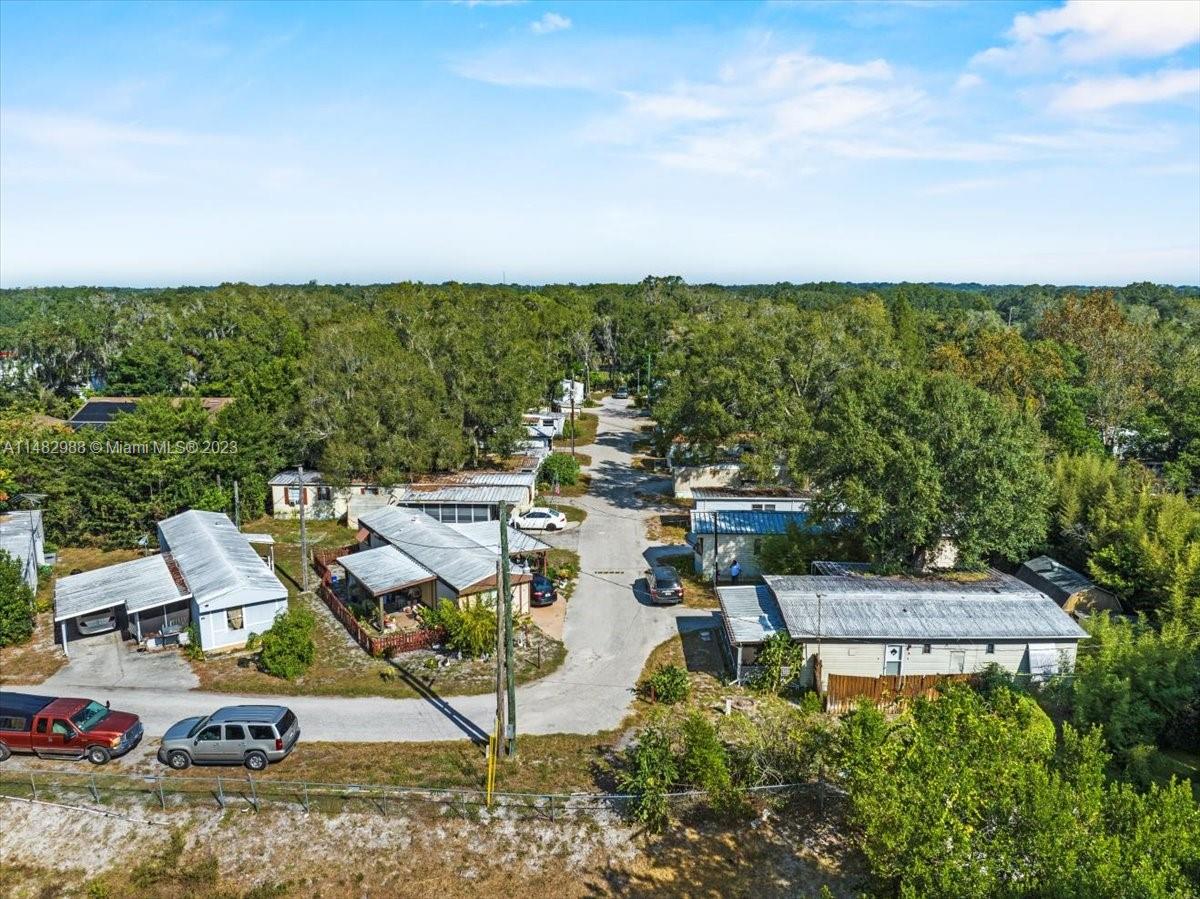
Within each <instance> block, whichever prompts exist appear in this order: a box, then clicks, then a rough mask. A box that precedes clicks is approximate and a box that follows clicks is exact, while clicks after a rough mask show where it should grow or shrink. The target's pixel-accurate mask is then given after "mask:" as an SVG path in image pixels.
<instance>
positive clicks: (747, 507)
mask: <svg viewBox="0 0 1200 899" xmlns="http://www.w3.org/2000/svg"><path fill="white" fill-rule="evenodd" d="M692 501H693V502H694V506H693V508H694V509H695V510H696V511H697V512H808V510H809V507H810V506H811V505H812V496H811V495H810V494H806V493H799V492H795V491H787V490H771V489H755V488H752V487H738V488H734V489H731V490H719V489H714V488H711V487H696V488H693V489H692Z"/></svg>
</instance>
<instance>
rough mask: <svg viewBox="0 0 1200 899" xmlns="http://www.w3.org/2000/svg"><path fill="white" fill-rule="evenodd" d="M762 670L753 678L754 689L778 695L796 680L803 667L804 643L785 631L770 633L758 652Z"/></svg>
mask: <svg viewBox="0 0 1200 899" xmlns="http://www.w3.org/2000/svg"><path fill="white" fill-rule="evenodd" d="M758 664H759V665H761V666H762V671H760V672H759V674H758V675H757V676H756V677H755V678H754V681H753V683H752V686H753V687H754V688H755V689H756V690H762V691H763V692H766V693H774V694H775V695H777V696H778V695H779V694H780V693H782V692H784V691H785V690H786V689H787V688H788V687H790V686H791V685H792V684H793V683H795V682H796V679H797V678H799V677H800V671H801V669H802V668H803V667H804V645H803V644H801V643H796V642H794V641H793V640H792V638H791V635H790V634H787V633H778V634H772V635H771V636H770V637H768V638H767V640H766V641H765V642H764V643H763V648H762V650H761V651H760V652H759V654H758Z"/></svg>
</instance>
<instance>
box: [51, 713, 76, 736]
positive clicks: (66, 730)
mask: <svg viewBox="0 0 1200 899" xmlns="http://www.w3.org/2000/svg"><path fill="white" fill-rule="evenodd" d="M50 733H52V734H58V735H59V736H63V737H69V736H71V735H72V734H74V733H75V731H73V730H71V725H69V724H67V722H65V721H63V720H62V719H61V718H55V719H54V724H52V725H51V726H50Z"/></svg>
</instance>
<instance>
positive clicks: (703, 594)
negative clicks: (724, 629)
mask: <svg viewBox="0 0 1200 899" xmlns="http://www.w3.org/2000/svg"><path fill="white" fill-rule="evenodd" d="M693 558H694V556H693V554H692V552H691V551H690V550H688V551H687V552H680V553H676V554H672V555H669V556H659V557H658V560H659V561H660V562H661V563H662V564H663V565H670V566H671V567H672V568H674V569H675V570H676V571H678V572H679V576H680V578H682V579H683V604H684V606H686V607H687V608H689V609H717V608H720V605H721V604H720V603H719V602H717V591H716V590H714V589H713V585H712V581H711V580H710V579H709V578H706V577H704V576H702V575H699V574H696V572H695V571H694V570H693V568H692V560H693Z"/></svg>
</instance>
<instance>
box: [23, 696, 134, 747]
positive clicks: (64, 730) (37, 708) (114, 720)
mask: <svg viewBox="0 0 1200 899" xmlns="http://www.w3.org/2000/svg"><path fill="white" fill-rule="evenodd" d="M142 733H143V728H142V722H141V719H139V718H138V716H137V715H131V714H130V713H129V712H115V711H113V710H112V709H110V708H109V707H108V703H105V704H104V705H101V704H100V703H98V702H95V701H94V700H91V699H59V698H55V697H53V696H35V695H33V694H32V693H11V692H9V691H8V690H0V762H2V761H4V760H5V759H7V758H8V757H9V756H10V755H12V754H13V753H14V752H29V753H33V754H34V755H36V756H37V757H38V758H64V759H82V758H86V759H87V760H88V761H89V762H91V763H92V764H93V765H103V764H104V763H105V762H107V761H108V760H109V759H112V758H115V757H116V756H119V755H124V754H125V753H126V752H128V751H129V750H131V749H133V747H134V746H137V744H138V743H140V742H141V739H142Z"/></svg>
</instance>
